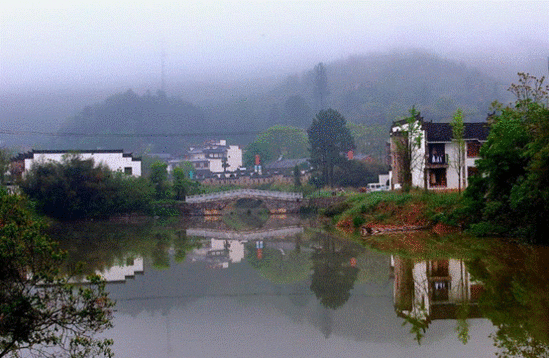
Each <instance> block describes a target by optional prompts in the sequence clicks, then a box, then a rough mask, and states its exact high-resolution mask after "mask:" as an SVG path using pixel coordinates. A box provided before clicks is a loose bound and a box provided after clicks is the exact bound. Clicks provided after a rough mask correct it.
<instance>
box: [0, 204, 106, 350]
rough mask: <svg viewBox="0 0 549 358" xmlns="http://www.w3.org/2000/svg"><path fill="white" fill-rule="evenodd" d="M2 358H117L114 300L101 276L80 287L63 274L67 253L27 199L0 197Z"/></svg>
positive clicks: (0, 328) (0, 344) (0, 329)
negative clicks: (108, 334)
mask: <svg viewBox="0 0 549 358" xmlns="http://www.w3.org/2000/svg"><path fill="white" fill-rule="evenodd" d="M0 221H1V222H2V225H0V357H7V356H12V357H18V356H19V353H20V352H22V351H25V352H28V353H30V354H31V355H33V356H40V357H62V356H67V357H98V356H105V357H111V356H112V352H111V349H110V346H111V345H112V341H111V340H108V339H97V338H95V334H96V333H100V332H103V331H104V330H106V329H108V328H110V327H112V323H111V318H112V307H113V305H114V302H113V301H111V300H110V299H109V297H108V294H107V293H106V292H105V283H104V282H103V281H101V280H100V278H99V277H97V276H94V277H88V280H89V283H86V284H82V285H79V286H78V288H76V287H74V286H73V285H72V284H70V283H69V282H70V279H69V278H68V277H64V276H61V275H60V267H61V266H62V265H63V263H64V262H65V253H64V252H62V251H61V250H59V248H58V247H57V245H56V244H55V243H54V242H53V241H52V240H51V239H49V238H48V237H47V236H45V235H44V234H43V226H42V225H41V224H40V223H39V221H38V220H36V218H34V217H32V215H31V213H30V212H29V210H28V209H27V204H26V203H25V201H24V200H23V199H22V198H21V197H19V196H15V195H7V194H6V193H0Z"/></svg>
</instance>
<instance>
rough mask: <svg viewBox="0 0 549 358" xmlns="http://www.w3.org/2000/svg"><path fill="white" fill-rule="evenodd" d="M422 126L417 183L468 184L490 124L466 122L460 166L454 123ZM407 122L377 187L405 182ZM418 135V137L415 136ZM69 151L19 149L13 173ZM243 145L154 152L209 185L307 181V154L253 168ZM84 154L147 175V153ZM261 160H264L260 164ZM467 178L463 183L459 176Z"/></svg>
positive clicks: (399, 128) (396, 132) (217, 143)
mask: <svg viewBox="0 0 549 358" xmlns="http://www.w3.org/2000/svg"><path fill="white" fill-rule="evenodd" d="M417 121H418V128H419V130H418V131H417V132H416V133H415V134H414V135H416V136H417V138H419V141H418V142H419V143H420V145H419V146H416V147H414V153H412V159H413V160H414V164H413V165H412V186H414V187H421V188H426V189H432V190H440V189H457V188H459V187H460V188H465V187H467V185H468V178H469V177H470V176H472V175H474V174H475V173H477V170H476V160H477V159H479V151H480V147H481V146H482V143H484V142H485V141H486V139H487V137H488V132H489V127H488V125H487V123H486V122H479V123H465V128H464V129H465V131H464V138H463V139H464V141H465V145H466V150H465V153H463V158H462V161H461V162H462V163H463V165H462V167H461V168H460V170H459V172H460V173H459V174H460V175H458V169H457V167H456V166H455V165H453V164H454V163H455V162H456V158H457V155H458V154H459V152H458V146H457V143H456V141H455V140H454V139H453V137H452V128H451V126H450V124H449V123H433V122H427V121H425V120H423V118H422V117H420V116H418V117H417ZM406 125H407V124H406V122H404V121H400V122H395V123H393V126H392V128H391V132H390V140H389V146H388V148H389V155H388V158H389V160H388V161H389V164H390V167H391V171H390V172H389V173H388V174H385V175H381V176H380V179H379V182H378V183H371V185H369V186H368V188H370V189H371V190H385V189H398V188H400V187H402V186H403V180H404V172H403V167H404V164H403V161H404V158H403V157H402V155H401V154H400V153H399V151H398V148H397V147H398V142H399V141H400V142H402V140H403V136H402V135H401V134H402V133H403V132H405V131H406V128H405V126H406ZM412 140H414V139H413V138H412ZM69 153H70V152H69V151H62V150H32V151H29V152H27V153H22V154H19V155H18V156H17V157H15V158H13V160H12V166H11V167H12V169H11V172H12V173H13V174H15V175H16V176H17V175H24V173H25V172H26V171H28V170H29V169H30V168H31V167H32V166H33V164H35V163H43V162H48V161H61V160H62V158H63V156H64V155H66V154H69ZM242 154H243V153H242V148H240V147H239V146H238V145H229V144H227V141H226V140H209V141H206V142H205V143H203V144H202V145H200V146H194V147H191V148H190V149H189V150H188V151H187V153H186V154H185V155H184V156H183V157H180V158H172V157H171V156H169V155H166V154H153V155H154V156H156V157H157V158H158V159H159V160H164V161H165V162H166V163H167V164H168V172H171V170H173V168H174V167H175V166H178V165H181V164H182V162H189V163H190V164H191V165H192V168H193V169H192V171H191V172H190V175H191V178H192V179H195V180H200V181H201V182H202V183H204V184H210V185H215V184H244V185H247V184H263V183H269V182H273V181H277V182H288V183H292V182H293V169H294V167H295V166H296V165H297V166H299V167H300V168H306V169H304V170H302V172H301V174H302V179H303V180H307V179H308V175H309V173H308V172H309V170H308V169H307V168H310V167H309V165H308V161H307V159H305V158H303V159H279V160H277V161H275V162H273V163H269V164H268V165H266V166H264V167H262V166H261V165H256V166H254V167H253V168H245V167H244V166H243V160H242V158H243V155H242ZM78 155H79V156H80V157H81V158H82V159H90V158H91V159H94V162H95V163H101V164H103V165H106V166H107V167H109V168H110V169H111V170H113V171H120V172H123V173H125V174H127V175H133V176H141V173H142V168H141V158H138V157H134V156H133V155H132V154H131V153H125V152H124V151H123V150H82V151H78ZM256 164H259V163H256ZM460 177H461V180H462V182H461V185H460V183H459V180H460V179H459V178H460Z"/></svg>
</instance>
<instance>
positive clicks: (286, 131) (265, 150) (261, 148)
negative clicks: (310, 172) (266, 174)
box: [244, 125, 309, 167]
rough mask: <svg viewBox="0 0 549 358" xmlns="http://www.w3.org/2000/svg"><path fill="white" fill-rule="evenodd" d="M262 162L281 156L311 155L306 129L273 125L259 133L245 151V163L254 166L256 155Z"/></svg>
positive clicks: (294, 157)
mask: <svg viewBox="0 0 549 358" xmlns="http://www.w3.org/2000/svg"><path fill="white" fill-rule="evenodd" d="M256 155H259V156H260V158H261V162H262V163H269V162H271V161H274V160H276V159H278V158H280V157H283V158H286V159H296V158H303V157H307V156H308V155H309V151H308V149H307V137H306V135H305V133H304V131H303V130H302V129H300V128H296V127H288V126H279V125H276V126H273V127H271V128H269V129H267V130H266V131H265V132H263V133H261V134H259V135H258V136H257V138H256V140H255V141H253V142H252V143H250V144H249V145H248V146H247V147H246V150H245V151H244V165H246V166H247V167H253V165H254V162H255V156H256Z"/></svg>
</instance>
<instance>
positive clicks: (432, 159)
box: [425, 154, 448, 168]
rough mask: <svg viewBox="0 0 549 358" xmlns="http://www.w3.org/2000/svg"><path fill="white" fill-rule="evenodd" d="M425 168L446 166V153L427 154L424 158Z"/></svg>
mask: <svg viewBox="0 0 549 358" xmlns="http://www.w3.org/2000/svg"><path fill="white" fill-rule="evenodd" d="M425 162H426V167H427V168H447V167H448V154H443V155H438V154H430V155H427V158H426V160H425Z"/></svg>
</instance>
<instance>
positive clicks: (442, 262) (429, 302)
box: [392, 256, 484, 343]
mask: <svg viewBox="0 0 549 358" xmlns="http://www.w3.org/2000/svg"><path fill="white" fill-rule="evenodd" d="M392 264H393V269H394V276H395V279H394V302H395V310H396V312H397V314H398V315H399V316H400V317H402V318H404V319H405V321H406V322H408V323H409V324H411V325H412V329H411V332H412V333H413V334H414V335H415V339H416V340H417V341H418V343H420V342H421V339H422V338H423V335H424V333H425V331H426V329H427V328H428V326H429V324H430V323H431V322H432V321H434V320H441V319H454V320H458V326H457V328H456V331H457V332H458V335H459V337H460V339H461V340H462V342H463V343H467V341H468V339H469V334H468V325H467V319H468V318H480V317H482V314H481V312H480V310H479V309H478V298H479V297H480V295H481V294H482V292H483V290H484V285H483V283H482V282H480V281H476V280H474V279H473V278H472V277H471V275H470V274H469V272H468V271H467V268H466V265H465V262H464V260H461V259H437V260H423V261H414V260H412V259H410V258H404V257H401V256H395V257H393V258H392Z"/></svg>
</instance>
